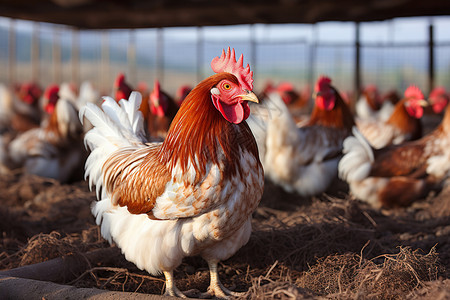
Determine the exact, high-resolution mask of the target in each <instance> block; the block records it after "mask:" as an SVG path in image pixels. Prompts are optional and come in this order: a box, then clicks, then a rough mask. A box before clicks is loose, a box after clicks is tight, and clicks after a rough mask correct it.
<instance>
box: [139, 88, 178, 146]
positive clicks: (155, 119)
mask: <svg viewBox="0 0 450 300" xmlns="http://www.w3.org/2000/svg"><path fill="white" fill-rule="evenodd" d="M148 109H149V111H148V114H147V115H144V118H145V119H146V123H147V130H148V134H149V135H150V136H151V137H153V138H162V139H164V138H165V137H166V135H167V131H168V130H169V127H170V124H171V123H172V120H173V118H174V117H175V115H176V114H177V112H178V105H177V104H176V103H175V100H174V99H173V98H172V97H170V96H169V95H168V94H167V93H165V92H164V91H162V90H161V85H160V83H159V81H158V80H155V83H154V86H153V90H152V92H151V93H150V96H149V98H148Z"/></svg>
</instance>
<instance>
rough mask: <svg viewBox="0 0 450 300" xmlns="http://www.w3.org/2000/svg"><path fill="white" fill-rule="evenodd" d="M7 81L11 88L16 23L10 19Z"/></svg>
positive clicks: (13, 74)
mask: <svg viewBox="0 0 450 300" xmlns="http://www.w3.org/2000/svg"><path fill="white" fill-rule="evenodd" d="M8 46H9V49H8V55H9V61H8V80H9V85H10V86H12V85H13V84H14V83H15V81H16V64H17V62H16V21H15V20H14V19H10V21H9V38H8Z"/></svg>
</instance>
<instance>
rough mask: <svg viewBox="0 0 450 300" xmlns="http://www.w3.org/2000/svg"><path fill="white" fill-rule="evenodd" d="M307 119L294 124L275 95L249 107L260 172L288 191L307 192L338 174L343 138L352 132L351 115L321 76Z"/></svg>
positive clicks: (318, 189) (314, 191)
mask: <svg viewBox="0 0 450 300" xmlns="http://www.w3.org/2000/svg"><path fill="white" fill-rule="evenodd" d="M315 92H316V93H317V96H316V99H315V102H316V105H315V107H314V110H313V112H312V113H311V117H310V119H309V121H308V123H307V124H306V125H305V126H302V127H300V128H298V127H297V125H296V124H295V122H294V120H293V118H292V116H291V115H290V112H289V110H288V108H287V106H286V105H285V103H284V101H283V100H282V98H281V96H280V94H279V93H276V92H275V93H271V94H269V95H268V97H266V98H265V99H263V100H262V105H260V107H259V108H258V107H253V106H252V110H253V113H252V115H251V116H250V118H249V121H248V122H249V125H250V128H251V129H252V132H253V133H254V135H255V139H256V141H257V144H258V149H259V153H260V158H261V162H262V163H263V166H264V172H265V176H266V177H267V178H269V179H270V180H272V181H273V182H275V183H276V184H279V185H280V186H282V187H283V188H284V189H285V190H287V191H288V192H294V191H295V192H297V193H298V194H300V195H302V196H311V195H316V194H319V193H321V192H323V191H325V190H326V189H327V188H328V187H329V186H330V184H331V183H332V181H333V180H334V179H335V178H337V165H338V161H339V158H340V155H341V150H342V142H343V141H344V138H346V137H347V136H348V135H349V134H350V133H351V128H352V126H353V125H354V121H353V116H352V114H351V113H350V110H349V108H348V107H347V105H346V104H345V103H344V101H343V100H342V98H341V96H340V95H339V93H338V91H337V90H336V89H335V88H334V87H332V86H331V80H330V79H329V78H327V77H320V78H319V79H318V81H317V83H316V87H315Z"/></svg>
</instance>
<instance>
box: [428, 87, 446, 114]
mask: <svg viewBox="0 0 450 300" xmlns="http://www.w3.org/2000/svg"><path fill="white" fill-rule="evenodd" d="M428 102H429V103H430V106H431V108H432V110H433V113H435V114H441V113H443V112H444V109H445V107H446V106H447V104H448V102H449V97H448V94H447V92H446V91H445V88H444V87H441V86H440V87H436V88H434V89H433V90H432V91H431V93H430V95H429V96H428Z"/></svg>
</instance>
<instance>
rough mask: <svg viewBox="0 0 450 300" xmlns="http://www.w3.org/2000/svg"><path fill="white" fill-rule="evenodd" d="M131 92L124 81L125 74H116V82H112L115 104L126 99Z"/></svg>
mask: <svg viewBox="0 0 450 300" xmlns="http://www.w3.org/2000/svg"><path fill="white" fill-rule="evenodd" d="M131 91H132V88H131V86H130V85H129V84H128V83H127V82H126V81H125V74H123V73H119V74H117V77H116V80H115V81H114V91H113V95H114V99H116V101H117V102H118V101H120V100H121V99H128V97H130V94H131Z"/></svg>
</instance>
